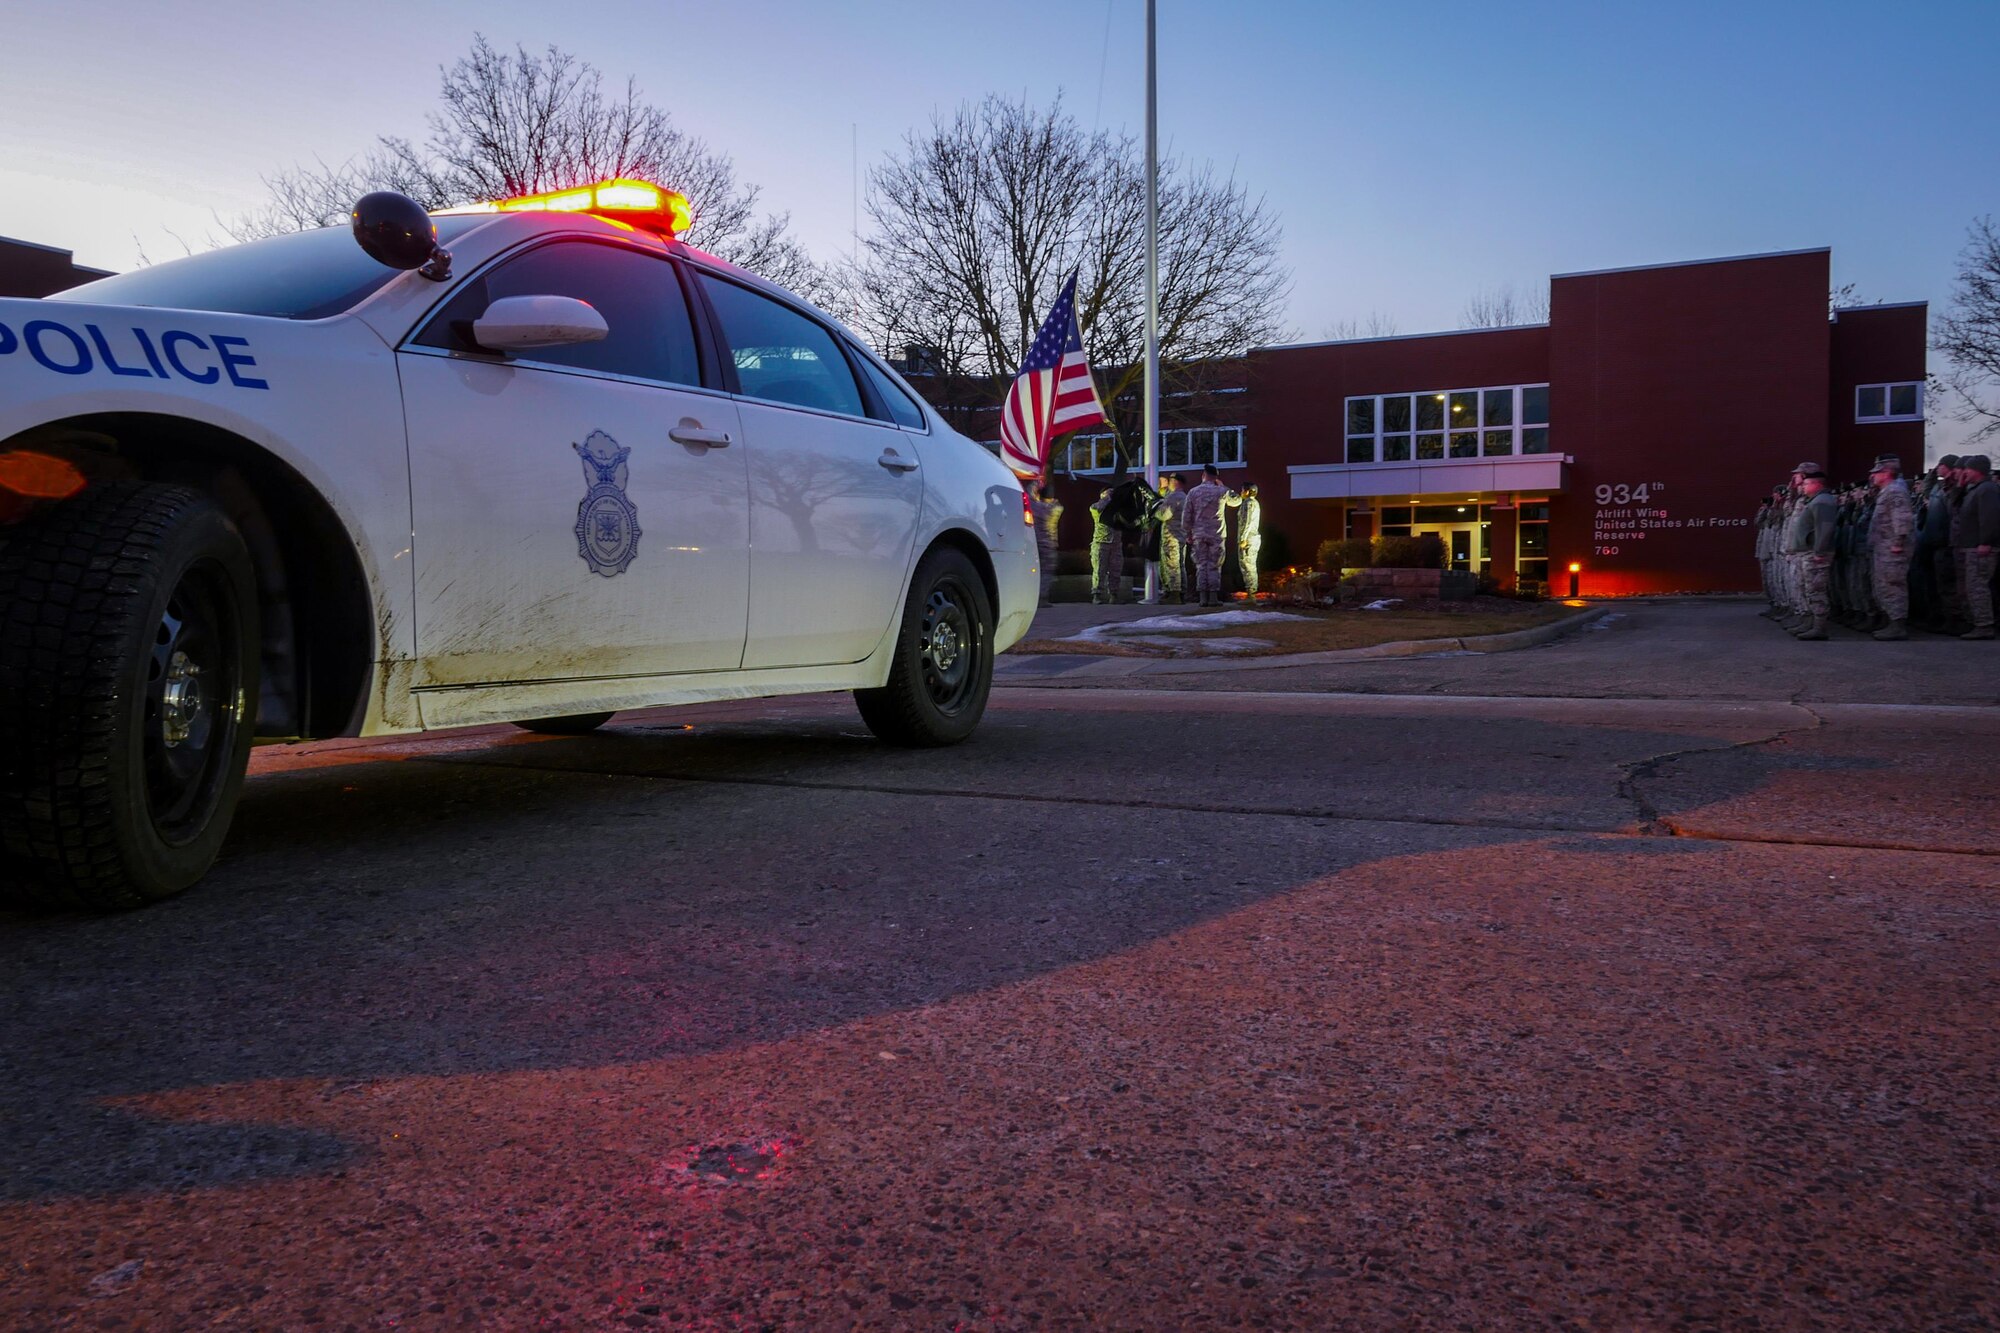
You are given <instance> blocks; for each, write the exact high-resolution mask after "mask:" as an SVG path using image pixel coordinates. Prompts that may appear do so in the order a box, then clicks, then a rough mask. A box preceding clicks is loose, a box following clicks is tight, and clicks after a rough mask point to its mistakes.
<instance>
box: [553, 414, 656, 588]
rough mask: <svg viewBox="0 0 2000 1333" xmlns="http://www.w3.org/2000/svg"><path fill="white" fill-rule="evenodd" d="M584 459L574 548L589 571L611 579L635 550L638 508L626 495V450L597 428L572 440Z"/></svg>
mask: <svg viewBox="0 0 2000 1333" xmlns="http://www.w3.org/2000/svg"><path fill="white" fill-rule="evenodd" d="M570 448H572V449H574V450H576V456H577V457H578V458H580V459H582V460H583V482H584V485H585V486H587V487H589V489H588V490H586V491H585V492H584V495H583V502H582V503H581V504H579V505H577V507H576V553H577V554H578V555H580V556H582V557H583V558H584V560H585V561H587V562H588V563H589V565H590V569H591V572H592V573H594V574H602V575H603V576H604V577H605V578H607V579H608V578H611V577H613V576H615V575H618V574H623V573H624V572H625V570H626V567H627V566H629V565H630V564H631V563H632V557H633V556H635V555H637V554H638V553H639V538H640V536H641V535H642V534H641V533H640V531H639V510H638V508H637V507H636V506H635V505H633V503H632V501H631V499H630V498H629V497H627V496H626V494H625V482H626V479H627V477H628V476H629V475H630V469H629V468H627V467H626V466H625V460H626V459H628V458H630V457H631V456H632V451H631V450H630V449H627V448H624V447H623V446H621V445H620V444H619V443H618V441H616V440H614V439H612V438H611V437H610V436H609V435H606V434H605V433H604V432H603V431H601V430H594V431H592V432H590V434H588V435H586V436H584V439H583V443H582V444H571V445H570Z"/></svg>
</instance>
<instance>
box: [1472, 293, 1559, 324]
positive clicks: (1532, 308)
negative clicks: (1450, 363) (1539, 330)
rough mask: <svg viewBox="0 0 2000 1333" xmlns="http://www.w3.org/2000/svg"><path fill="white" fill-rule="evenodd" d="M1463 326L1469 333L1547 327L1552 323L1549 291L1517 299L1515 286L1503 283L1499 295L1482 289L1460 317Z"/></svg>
mask: <svg viewBox="0 0 2000 1333" xmlns="http://www.w3.org/2000/svg"><path fill="white" fill-rule="evenodd" d="M1459 322H1460V325H1461V326H1462V327H1464V328H1468V329H1505V328H1512V327H1514V326H1515V325H1518V324H1546V323H1548V322H1549V289H1548V287H1547V286H1546V285H1544V286H1543V287H1541V288H1539V289H1538V290H1535V291H1530V292H1526V293H1522V294H1519V295H1516V293H1515V291H1514V288H1513V286H1512V284H1509V283H1502V284H1501V285H1500V287H1499V289H1498V290H1497V291H1491V292H1489V291H1486V290H1484V289H1481V290H1480V291H1479V293H1478V294H1477V295H1475V296H1474V297H1473V298H1472V299H1471V300H1470V301H1467V302H1466V303H1465V310H1464V312H1463V313H1462V314H1460V315H1459Z"/></svg>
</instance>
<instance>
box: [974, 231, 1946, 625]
mask: <svg viewBox="0 0 2000 1333" xmlns="http://www.w3.org/2000/svg"><path fill="white" fill-rule="evenodd" d="M1829 278H1830V265H1829V254H1828V252H1827V251H1826V250H1824V249H1821V250H1803V251H1795V252H1791V253H1783V254H1770V255H1751V256H1745V257H1742V258H1734V259H1717V260H1701V261H1696V262H1693V263H1685V264H1667V265H1660V266H1655V267H1649V268H1632V269H1615V270H1607V271H1603V272H1595V273H1572V274H1563V275H1559V276H1557V277H1556V278H1554V279H1553V280H1552V282H1551V284H1550V300H1549V322H1548V323H1547V324H1540V325H1530V326H1525V327H1517V328H1505V329H1486V330H1474V331H1468V332H1459V333H1440V334H1423V335H1417V336H1411V337H1394V338H1374V339H1362V340H1356V341H1348V342H1329V343H1310V344H1301V345H1296V346H1287V347H1266V348H1259V349H1257V350H1255V351H1253V352H1251V353H1250V354H1249V355H1248V356H1247V357H1245V358H1243V359H1242V361H1241V363H1240V368H1241V373H1240V374H1235V373H1231V372H1233V371H1234V370H1235V366H1234V364H1232V365H1231V366H1229V367H1219V368H1217V369H1218V370H1219V371H1221V372H1222V373H1221V374H1220V375H1218V376H1217V377H1216V382H1217V383H1218V384H1220V385H1222V386H1223V387H1221V388H1216V389H1209V390H1207V391H1204V392H1201V393H1196V394H1192V395H1188V396H1187V397H1185V398H1183V399H1180V400H1169V401H1167V402H1165V403H1164V404H1163V406H1162V419H1163V429H1164V432H1165V436H1166V438H1165V440H1164V442H1163V453H1164V457H1165V459H1166V462H1167V464H1168V467H1169V470H1179V469H1180V468H1181V467H1183V466H1189V467H1198V466H1199V464H1200V463H1202V462H1205V461H1208V460H1209V459H1214V460H1216V461H1217V462H1218V464H1219V465H1220V467H1221V468H1222V473H1223V477H1224V480H1225V481H1226V482H1227V483H1228V484H1230V485H1232V486H1235V485H1239V484H1241V483H1242V482H1245V481H1255V482H1257V483H1258V486H1259V489H1260V491H1261V492H1262V496H1263V508H1264V521H1263V527H1264V532H1265V548H1264V551H1265V563H1266V564H1267V565H1269V564H1277V565H1284V564H1292V563H1297V564H1303V563H1305V562H1308V561H1310V560H1311V559H1312V558H1313V554H1314V552H1315V551H1316V550H1317V548H1318V546H1319V543H1320V542H1321V541H1323V540H1325V539H1326V538H1329V537H1335V536H1375V535H1378V534H1383V533H1389V534H1394V533H1424V532H1434V533H1436V534H1438V536H1439V537H1440V538H1442V539H1443V541H1444V542H1445V545H1446V549H1447V550H1448V551H1449V552H1450V553H1451V559H1452V563H1453V564H1454V566H1455V567H1458V568H1462V569H1476V570H1479V571H1482V572H1486V573H1489V574H1491V575H1492V576H1493V577H1494V578H1495V579H1496V580H1497V581H1498V582H1499V583H1500V584H1501V585H1502V586H1503V587H1506V586H1513V585H1515V584H1516V583H1517V582H1551V583H1554V584H1556V585H1557V587H1558V588H1559V589H1566V587H1567V578H1568V575H1567V566H1568V565H1569V564H1570V563H1571V562H1574V563H1576V564H1577V565H1579V566H1580V570H1579V575H1578V577H1579V582H1580V585H1581V589H1582V591H1583V592H1585V593H1586V594H1592V595H1618V594H1626V593H1651V592H1715V591H1750V590H1753V589H1754V588H1755V587H1756V585H1757V567H1756V565H1755V564H1754V563H1753V561H1752V559H1751V551H1750V547H1751V534H1750V531H1749V525H1750V521H1751V518H1752V516H1753V515H1754V514H1755V512H1756V509H1757V502H1758V499H1759V497H1760V496H1761V495H1764V494H1767V493H1768V492H1769V489H1770V487H1771V486H1772V485H1773V484H1774V483H1777V482H1781V481H1783V480H1784V478H1785V477H1786V475H1787V474H1788V473H1789V472H1790V470H1791V468H1792V467H1793V466H1794V465H1795V464H1797V463H1798V462H1800V461H1801V460H1803V459H1814V460H1817V461H1820V462H1822V463H1824V464H1825V465H1826V467H1827V469H1828V471H1829V472H1830V473H1831V474H1832V475H1833V477H1834V478H1835V479H1836V480H1841V481H1845V480H1856V481H1859V480H1861V479H1862V478H1864V477H1865V476H1866V474H1867V470H1868V464H1869V463H1870V461H1872V460H1873V459H1874V458H1875V456H1876V455H1877V454H1878V453H1885V452H1887V453H1896V454H1899V455H1901V457H1902V459H1903V463H1904V467H1905V468H1906V469H1907V470H1909V471H1912V472H1914V471H1915V470H1917V469H1919V468H1921V467H1922V465H1923V452H1924V425H1923V380H1924V356H1925V348H1926V323H1927V317H1926V310H1925V306H1924V304H1923V303H1922V302H1913V303H1911V304H1907V305H1895V306H1864V307H1857V308H1852V309H1842V310H1838V311H1835V312H1833V313H1832V315H1831V317H1829V314H1828V310H1827V292H1828V289H1829ZM975 433H977V432H976V431H975ZM1112 463H1113V458H1112V455H1111V451H1110V445H1109V441H1108V439H1104V440H1095V439H1077V440H1073V441H1070V442H1067V444H1066V446H1065V444H1061V443H1059V444H1058V454H1057V471H1058V473H1059V474H1068V475H1059V478H1058V482H1057V489H1058V492H1059V494H1061V496H1062V498H1063V501H1064V503H1065V505H1067V506H1068V507H1069V512H1068V513H1067V514H1066V515H1065V518H1064V533H1063V546H1064V547H1065V548H1066V549H1075V548H1080V547H1082V546H1084V545H1086V544H1087V543H1088V540H1089V522H1088V518H1089V515H1088V513H1087V512H1086V506H1087V505H1088V504H1089V502H1090V500H1091V499H1093V498H1094V497H1095V496H1096V494H1097V491H1098V489H1099V488H1100V487H1101V486H1102V485H1103V484H1104V482H1105V480H1106V479H1107V478H1108V476H1109V474H1110V471H1111V467H1112ZM1066 464H1067V465H1068V466H1067V467H1066V466H1065V465H1066Z"/></svg>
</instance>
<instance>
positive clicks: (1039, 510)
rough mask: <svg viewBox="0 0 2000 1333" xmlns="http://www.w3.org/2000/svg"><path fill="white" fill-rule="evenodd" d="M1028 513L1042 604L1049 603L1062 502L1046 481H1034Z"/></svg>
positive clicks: (1053, 580)
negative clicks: (1033, 525) (1040, 570)
mask: <svg viewBox="0 0 2000 1333" xmlns="http://www.w3.org/2000/svg"><path fill="white" fill-rule="evenodd" d="M1028 514H1029V516H1030V517H1032V518H1033V519H1034V520H1035V553H1036V555H1037V557H1038V558H1039V559H1040V561H1041V566H1042V605H1043V606H1047V605H1048V604H1049V591H1050V589H1051V588H1053V587H1054V586H1055V581H1056V530H1057V528H1059V527H1060V526H1061V524H1062V515H1063V503H1062V501H1061V500H1058V499H1056V496H1055V492H1054V491H1052V490H1050V489H1049V484H1048V483H1047V482H1046V481H1038V482H1036V483H1035V490H1034V493H1033V494H1032V495H1030V496H1029V497H1028Z"/></svg>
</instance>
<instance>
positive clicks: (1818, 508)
mask: <svg viewBox="0 0 2000 1333" xmlns="http://www.w3.org/2000/svg"><path fill="white" fill-rule="evenodd" d="M1792 475H1793V476H1795V477H1797V478H1798V479H1799V489H1800V491H1801V492H1802V493H1803V494H1804V497H1805V502H1804V503H1803V504H1801V505H1800V506H1799V511H1798V513H1797V514H1795V515H1793V517H1792V526H1791V528H1790V530H1789V533H1788V540H1787V541H1786V549H1788V550H1789V551H1790V552H1791V553H1792V554H1793V555H1794V556H1795V557H1796V558H1797V559H1798V561H1799V565H1798V570H1799V582H1800V588H1799V592H1800V600H1801V601H1802V602H1803V603H1804V609H1805V612H1806V615H1807V617H1809V618H1808V619H1807V621H1806V622H1805V624H1804V626H1803V627H1802V628H1800V629H1798V630H1796V631H1794V637H1796V638H1799V639H1802V640H1805V641H1807V642H1815V643H1816V642H1821V641H1823V640H1825V638H1826V637H1827V635H1826V630H1827V621H1828V619H1829V618H1830V616H1831V613H1832V607H1831V605H1830V604H1829V603H1828V599H1827V582H1828V579H1829V577H1830V575H1831V572H1832V567H1833V548H1834V542H1835V540H1836V538H1837V537H1838V535H1839V534H1838V527H1839V523H1840V502H1839V501H1838V500H1836V499H1834V498H1833V496H1832V495H1831V494H1829V493H1828V491H1827V489H1826V470H1825V469H1824V468H1822V467H1820V465H1819V464H1817V463H1801V464H1799V465H1798V467H1797V468H1796V469H1795V470H1794V471H1793V473H1792Z"/></svg>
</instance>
